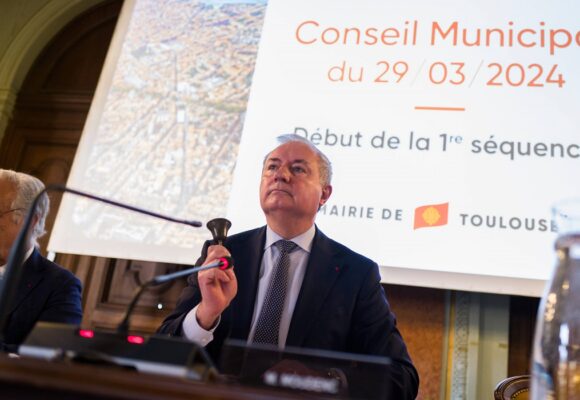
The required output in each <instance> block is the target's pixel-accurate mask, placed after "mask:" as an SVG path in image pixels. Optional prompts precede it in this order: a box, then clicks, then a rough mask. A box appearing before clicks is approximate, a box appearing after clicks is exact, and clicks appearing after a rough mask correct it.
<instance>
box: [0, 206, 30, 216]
mask: <svg viewBox="0 0 580 400" xmlns="http://www.w3.org/2000/svg"><path fill="white" fill-rule="evenodd" d="M22 210H24V208H13V209H11V210H8V211H3V212H0V218H2V217H3V216H5V215H6V214H10V213H11V212H14V211H22Z"/></svg>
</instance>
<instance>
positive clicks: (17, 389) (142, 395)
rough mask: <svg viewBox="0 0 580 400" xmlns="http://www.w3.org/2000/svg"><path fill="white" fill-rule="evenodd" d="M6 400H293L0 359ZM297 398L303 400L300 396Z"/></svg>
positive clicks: (223, 386)
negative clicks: (34, 399)
mask: <svg viewBox="0 0 580 400" xmlns="http://www.w3.org/2000/svg"><path fill="white" fill-rule="evenodd" d="M0 382H1V383H0V385H1V387H2V398H6V399H30V398H39V395H41V396H42V398H43V399H58V400H69V399H70V400H72V399H75V400H77V399H80V398H82V399H87V400H96V399H135V400H137V399H138V400H173V399H189V400H190V399H192V398H196V399H240V400H242V399H248V400H250V399H251V400H260V399H264V400H265V399H295V398H297V397H298V396H297V395H293V394H292V393H285V392H278V391H273V390H272V391H271V390H266V389H262V388H253V387H246V386H239V385H226V384H223V383H218V382H209V383H208V382H196V381H191V380H186V379H180V378H175V377H167V376H161V375H154V374H146V373H139V372H136V371H130V370H123V369H117V368H115V367H101V366H95V365H87V364H78V363H72V362H67V361H58V362H50V361H45V360H39V359H33V358H24V357H22V358H10V357H8V356H7V355H6V354H0ZM300 398H304V396H303V395H301V396H300Z"/></svg>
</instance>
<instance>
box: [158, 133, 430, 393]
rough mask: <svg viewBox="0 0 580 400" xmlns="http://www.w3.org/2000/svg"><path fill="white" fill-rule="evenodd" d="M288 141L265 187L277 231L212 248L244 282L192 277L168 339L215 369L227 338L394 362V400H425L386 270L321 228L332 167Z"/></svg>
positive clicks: (275, 155)
mask: <svg viewBox="0 0 580 400" xmlns="http://www.w3.org/2000/svg"><path fill="white" fill-rule="evenodd" d="M279 139H280V141H281V142H282V144H281V145H280V146H278V147H277V148H276V149H274V150H273V151H272V152H271V153H269V154H268V155H267V156H266V159H265V161H264V166H263V172H262V180H261V184H260V205H261V207H262V210H263V211H264V215H265V216H266V221H267V226H266V227H263V228H259V229H255V230H251V231H247V232H242V233H239V234H237V235H233V236H231V237H229V238H228V239H227V240H226V242H225V243H224V246H220V245H211V246H206V247H205V248H204V252H203V254H202V261H203V263H204V265H206V264H208V263H211V262H215V261H216V260H217V259H218V258H220V257H224V256H229V255H230V254H231V255H232V256H233V258H234V260H235V270H236V272H235V273H234V271H233V270H226V271H221V270H218V269H210V270H206V271H202V272H200V273H199V274H198V275H193V276H191V277H190V278H189V279H188V286H187V287H186V288H185V289H184V291H183V293H182V294H181V297H180V299H179V302H178V305H177V307H176V309H175V311H174V312H173V313H172V314H171V315H170V316H168V317H167V319H166V320H165V321H164V323H163V325H162V326H161V328H160V332H164V333H168V334H171V335H182V336H185V337H187V338H188V339H190V340H194V341H197V342H199V343H200V344H202V345H206V348H207V350H208V352H209V353H210V354H211V355H212V356H213V357H214V359H219V358H218V357H219V352H220V350H221V346H222V345H223V342H224V340H225V339H226V338H237V339H243V340H249V341H251V342H259V343H270V344H274V345H277V346H278V347H279V348H284V347H285V346H294V347H306V348H315V349H326V350H333V351H342V352H351V353H359V354H370V355H380V356H387V357H390V358H391V359H392V360H393V361H394V366H393V367H392V368H391V373H390V376H389V378H390V383H391V387H392V398H396V399H406V398H415V396H416V395H417V390H418V385H419V378H418V375H417V371H416V370H415V368H414V367H413V364H412V362H411V359H410V357H409V355H408V353H407V349H406V346H405V344H404V342H403V339H402V337H401V335H400V333H399V331H398V330H397V328H396V323H395V318H394V316H393V314H392V313H391V311H390V308H389V304H388V302H387V299H386V297H385V293H384V291H383V288H382V286H381V284H380V275H379V271H378V266H377V264H376V263H375V262H373V261H371V260H369V259H368V258H366V257H363V256H361V255H359V254H357V253H355V252H353V251H352V250H350V249H348V248H347V247H345V246H343V245H341V244H339V243H337V242H335V241H333V240H331V239H329V238H328V237H326V236H325V235H324V234H323V233H322V232H321V231H320V230H319V229H318V228H317V227H316V226H315V225H314V220H315V217H316V213H317V211H318V209H319V207H320V206H322V205H323V204H324V203H326V201H327V200H328V198H329V197H330V194H331V193H332V186H331V185H330V180H331V175H332V172H331V166H330V162H329V161H328V159H327V158H326V156H325V155H324V154H322V152H320V151H319V150H318V149H317V148H316V147H315V146H314V145H312V144H311V143H310V142H308V141H306V140H304V139H302V138H301V137H299V136H296V135H284V136H281V137H280V138H279ZM279 267H280V268H279ZM279 271H284V272H283V273H282V272H279ZM279 282H283V283H282V284H280V283H279ZM280 293H282V294H280ZM272 309H274V310H275V311H274V312H273V311H271V310H272Z"/></svg>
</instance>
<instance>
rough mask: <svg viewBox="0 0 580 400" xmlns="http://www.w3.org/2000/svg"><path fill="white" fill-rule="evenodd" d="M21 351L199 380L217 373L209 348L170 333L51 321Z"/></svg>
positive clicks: (37, 329)
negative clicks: (110, 329) (123, 332)
mask: <svg viewBox="0 0 580 400" xmlns="http://www.w3.org/2000/svg"><path fill="white" fill-rule="evenodd" d="M19 354H21V355H22V356H27V357H35V358H42V359H48V360H54V359H59V358H66V359H70V360H73V361H78V362H88V363H93V364H99V365H110V366H114V367H122V368H128V369H135V370H137V371H139V372H145V373H154V374H158V375H168V376H177V377H182V378H187V379H191V380H197V381H201V380H208V379H210V378H213V377H215V376H216V375H217V374H216V369H215V367H214V366H213V363H212V361H211V359H210V358H209V356H208V355H207V353H206V352H205V349H204V348H203V347H201V346H199V345H198V344H196V343H193V342H188V341H185V340H183V339H179V338H172V337H167V336H157V335H154V336H149V337H147V336H137V335H121V334H118V333H110V332H99V331H92V330H83V329H80V328H79V327H77V326H75V325H67V324H57V323H49V322H39V323H38V324H36V326H35V327H34V329H33V330H32V332H31V333H30V335H29V336H28V337H27V339H26V341H25V342H24V343H23V344H22V345H21V346H20V348H19Z"/></svg>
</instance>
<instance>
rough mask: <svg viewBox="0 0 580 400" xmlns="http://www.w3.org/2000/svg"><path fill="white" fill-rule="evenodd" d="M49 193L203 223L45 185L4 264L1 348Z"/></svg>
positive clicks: (0, 300)
mask: <svg viewBox="0 0 580 400" xmlns="http://www.w3.org/2000/svg"><path fill="white" fill-rule="evenodd" d="M51 191H56V192H61V193H72V194H75V195H77V196H80V197H86V198H89V199H92V200H96V201H99V202H101V203H106V204H109V205H113V206H117V207H120V208H124V209H127V210H131V211H134V212H137V213H140V214H144V215H149V216H152V217H156V218H160V219H163V220H166V221H170V222H175V223H178V224H183V225H188V226H192V227H196V228H199V227H201V226H202V223H201V222H199V221H195V220H185V219H178V218H173V217H169V216H166V215H163V214H159V213H156V212H153V211H149V210H145V209H142V208H139V207H135V206H131V205H128V204H123V203H119V202H118V201H114V200H109V199H106V198H103V197H99V196H95V195H93V194H90V193H86V192H81V191H80V190H76V189H71V188H67V187H66V186H63V185H49V186H47V187H46V188H45V189H44V190H43V191H41V192H40V193H39V194H37V195H36V197H35V198H34V201H33V202H32V204H31V205H30V208H29V210H28V213H27V215H26V219H25V220H24V223H23V225H22V229H21V230H20V232H19V233H18V236H17V237H16V240H15V241H14V243H13V244H12V247H11V249H10V254H9V256H8V262H7V264H6V270H5V272H4V277H3V279H0V344H2V345H4V330H5V329H6V321H7V319H8V314H9V313H10V309H11V306H12V302H13V299H14V297H15V294H16V290H17V288H18V286H19V284H20V281H21V279H22V264H23V263H24V255H25V254H26V250H27V248H26V246H27V244H28V243H29V240H30V230H31V228H32V220H33V218H34V215H35V213H36V207H37V205H38V202H39V200H40V197H41V196H42V195H43V194H45V193H48V192H51Z"/></svg>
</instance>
